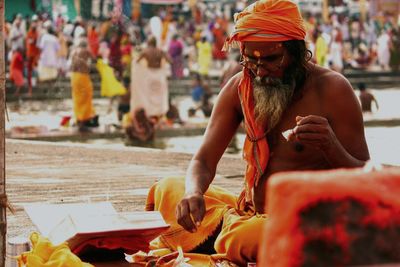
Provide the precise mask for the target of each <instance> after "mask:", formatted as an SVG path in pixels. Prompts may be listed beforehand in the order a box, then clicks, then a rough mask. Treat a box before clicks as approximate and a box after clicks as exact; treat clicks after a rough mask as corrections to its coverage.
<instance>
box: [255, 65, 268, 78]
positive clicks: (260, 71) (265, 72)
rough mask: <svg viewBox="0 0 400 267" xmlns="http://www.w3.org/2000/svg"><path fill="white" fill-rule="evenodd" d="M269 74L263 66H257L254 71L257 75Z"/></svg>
mask: <svg viewBox="0 0 400 267" xmlns="http://www.w3.org/2000/svg"><path fill="white" fill-rule="evenodd" d="M268 74H269V71H267V70H266V69H265V68H263V67H262V66H257V71H256V75H257V76H258V77H261V78H263V77H265V76H266V75H268Z"/></svg>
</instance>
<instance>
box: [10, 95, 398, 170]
mask: <svg viewBox="0 0 400 267" xmlns="http://www.w3.org/2000/svg"><path fill="white" fill-rule="evenodd" d="M370 91H371V92H372V93H373V94H374V95H375V97H376V99H377V101H378V103H379V110H376V108H375V107H374V106H373V108H374V109H373V113H372V114H365V115H364V116H365V119H366V120H383V119H385V120H387V119H400V108H399V107H398V103H399V100H400V88H391V89H384V90H374V89H371V90H370ZM356 93H358V92H356ZM174 102H175V104H176V105H177V106H178V108H179V110H180V114H181V117H182V119H183V120H184V121H189V122H190V120H191V122H193V123H203V124H204V122H206V120H205V118H203V117H201V116H198V117H197V118H191V119H189V118H188V117H187V110H188V108H189V107H190V106H192V105H193V103H192V102H191V99H190V97H179V98H175V99H174ZM94 104H95V109H96V111H97V113H98V114H100V124H102V125H106V124H113V123H118V121H117V116H116V114H114V113H112V114H108V113H107V112H106V110H107V107H108V100H107V99H95V100H94ZM7 105H8V115H9V118H10V120H9V121H6V125H5V126H6V130H10V129H11V128H12V127H15V126H30V125H35V126H43V127H44V128H46V129H47V130H48V131H52V130H59V127H60V126H59V123H60V121H61V119H62V117H63V116H68V115H69V116H71V114H72V101H71V100H70V99H68V100H57V101H29V102H28V101H27V102H23V103H20V105H19V106H18V105H17V103H7ZM365 133H366V139H367V143H368V146H369V150H370V154H371V158H373V159H376V160H377V161H381V162H384V163H387V164H395V165H400V157H399V156H398V155H400V139H399V138H398V137H399V136H400V127H366V128H365ZM202 138H203V137H202V136H190V137H184V136H180V137H174V138H160V139H157V140H156V141H155V143H154V144H152V147H156V148H161V149H164V150H167V151H175V152H187V153H194V152H195V151H196V150H197V149H198V147H199V145H200V143H201V140H202ZM243 141H244V135H241V134H239V135H238V141H237V147H238V148H239V150H234V149H232V148H231V149H229V150H228V153H229V154H232V155H237V156H240V155H241V151H240V148H241V146H242V144H243ZM86 143H91V144H96V145H99V144H101V145H107V146H113V147H124V146H125V144H124V143H125V142H124V140H123V139H121V138H119V139H108V140H106V139H95V140H89V141H86Z"/></svg>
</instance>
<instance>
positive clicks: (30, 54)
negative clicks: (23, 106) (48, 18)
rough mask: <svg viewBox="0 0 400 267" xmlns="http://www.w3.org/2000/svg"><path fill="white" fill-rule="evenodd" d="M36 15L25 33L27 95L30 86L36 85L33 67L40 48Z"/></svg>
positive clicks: (35, 64) (30, 92)
mask: <svg viewBox="0 0 400 267" xmlns="http://www.w3.org/2000/svg"><path fill="white" fill-rule="evenodd" d="M37 23H38V16H37V15H33V16H32V21H31V24H30V26H29V30H28V33H27V34H26V45H25V48H26V59H27V81H28V96H32V87H33V86H35V85H36V75H35V72H36V71H35V69H36V67H37V64H38V60H39V56H40V50H39V48H38V47H37V42H38V39H39V31H38V29H37V27H38V25H37Z"/></svg>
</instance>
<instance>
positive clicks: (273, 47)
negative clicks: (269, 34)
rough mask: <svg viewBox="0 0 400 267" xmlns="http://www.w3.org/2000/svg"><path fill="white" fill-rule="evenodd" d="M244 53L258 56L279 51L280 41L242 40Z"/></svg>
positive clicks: (281, 45) (280, 47)
mask: <svg viewBox="0 0 400 267" xmlns="http://www.w3.org/2000/svg"><path fill="white" fill-rule="evenodd" d="M243 45H244V53H245V54H247V55H249V56H255V57H260V56H262V55H265V54H267V55H268V54H271V53H275V52H278V51H281V49H282V48H283V43H282V42H244V43H243Z"/></svg>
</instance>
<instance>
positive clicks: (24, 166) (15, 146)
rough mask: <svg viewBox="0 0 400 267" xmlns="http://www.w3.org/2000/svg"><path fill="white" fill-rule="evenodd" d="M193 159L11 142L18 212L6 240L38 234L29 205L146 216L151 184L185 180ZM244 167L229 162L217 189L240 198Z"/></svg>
mask: <svg viewBox="0 0 400 267" xmlns="http://www.w3.org/2000/svg"><path fill="white" fill-rule="evenodd" d="M191 157H192V155H191V154H187V153H174V152H166V151H162V150H157V149H145V148H137V147H126V148H118V149H115V148H110V147H108V146H93V145H85V144H64V143H49V142H39V141H19V140H11V139H7V140H6V191H7V194H8V197H9V201H10V203H11V204H12V205H13V206H14V208H15V210H16V212H15V214H11V213H10V212H8V214H7V216H8V217H7V221H8V226H7V236H8V237H13V236H17V235H23V236H28V235H29V233H30V232H31V231H33V230H36V228H35V227H34V226H33V225H32V223H31V222H30V219H29V218H28V217H27V215H26V213H25V211H24V210H23V205H24V204H27V203H37V202H42V203H79V202H83V203H85V202H101V201H110V202H111V203H112V204H113V205H114V207H115V208H116V209H117V210H118V211H120V212H124V211H135V210H138V211H139V210H144V204H145V199H146V193H147V189H148V188H149V187H150V186H151V184H152V183H153V182H155V181H157V180H158V179H161V178H163V177H166V176H176V175H184V174H185V170H186V168H187V165H188V163H189V160H190V158H191ZM244 167H245V165H244V162H243V161H242V160H241V159H240V158H239V157H237V156H235V157H231V156H224V157H223V159H222V160H221V162H220V164H219V166H218V170H217V177H216V179H215V180H214V184H217V185H221V186H224V187H226V188H227V189H229V190H230V191H231V192H234V193H239V192H240V191H241V188H242V182H243V180H242V176H241V175H242V174H243V173H244ZM48 216H51V214H49V215H48Z"/></svg>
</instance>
